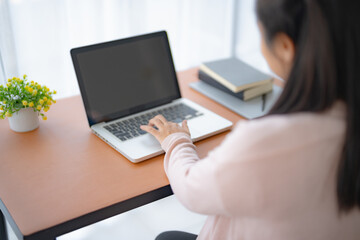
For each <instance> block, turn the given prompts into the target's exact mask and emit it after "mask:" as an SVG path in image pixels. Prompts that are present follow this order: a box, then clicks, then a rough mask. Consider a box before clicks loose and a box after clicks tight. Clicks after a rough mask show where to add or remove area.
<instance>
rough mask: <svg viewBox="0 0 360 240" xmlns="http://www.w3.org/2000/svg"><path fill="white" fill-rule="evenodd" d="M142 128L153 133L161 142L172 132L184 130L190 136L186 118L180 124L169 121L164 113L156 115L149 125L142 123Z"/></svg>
mask: <svg viewBox="0 0 360 240" xmlns="http://www.w3.org/2000/svg"><path fill="white" fill-rule="evenodd" d="M154 127H156V128H157V129H156V128H154ZM140 128H141V129H142V130H144V131H146V132H148V133H150V134H151V135H153V136H154V137H155V138H156V139H157V140H158V141H159V143H160V144H161V143H162V142H163V141H164V139H165V138H166V137H167V136H169V135H170V134H172V133H177V132H183V133H186V134H188V135H189V136H190V131H189V128H188V125H187V121H186V120H184V121H183V122H182V125H181V126H179V125H178V124H177V123H173V122H168V121H167V120H166V119H165V118H164V117H163V116H162V115H157V116H155V117H154V118H153V119H151V120H150V121H149V125H141V126H140Z"/></svg>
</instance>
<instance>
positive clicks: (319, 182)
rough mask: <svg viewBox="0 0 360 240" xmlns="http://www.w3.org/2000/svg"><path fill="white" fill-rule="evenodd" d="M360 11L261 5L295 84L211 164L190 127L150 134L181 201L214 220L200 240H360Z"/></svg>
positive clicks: (275, 50)
mask: <svg viewBox="0 0 360 240" xmlns="http://www.w3.org/2000/svg"><path fill="white" fill-rule="evenodd" d="M355 5H356V6H355ZM358 8H359V4H357V3H354V2H353V1H350V0H271V1H269V0H258V2H257V9H256V10H257V16H258V22H259V28H260V30H261V34H262V52H263V54H264V56H265V58H266V60H267V62H268V64H269V66H270V67H271V69H272V70H273V71H274V72H275V73H276V74H277V75H279V76H280V77H282V78H283V79H285V80H286V85H285V87H284V91H283V93H282V95H281V96H280V98H279V100H278V101H277V103H276V104H275V105H274V106H273V108H272V110H271V111H270V113H269V114H268V116H266V117H263V118H261V119H257V120H253V121H248V122H245V121H241V122H239V123H238V124H237V125H236V127H235V128H234V129H233V131H232V132H231V133H230V134H228V136H227V137H226V139H225V140H224V142H223V143H222V144H221V145H220V146H219V147H217V148H216V149H214V150H213V151H212V152H210V153H209V155H208V156H207V157H206V158H205V159H202V160H200V159H199V157H198V155H197V153H196V149H195V147H194V145H193V144H192V142H191V139H190V136H189V130H188V128H187V125H186V122H183V124H182V126H178V125H176V124H174V123H170V122H167V121H166V120H165V119H164V118H163V117H162V116H157V117H155V118H154V119H152V120H150V122H149V125H148V126H142V129H143V130H146V131H148V132H149V133H151V134H152V135H154V136H155V137H156V138H157V139H158V141H159V142H160V143H161V144H162V147H163V149H164V150H165V151H166V155H165V160H164V161H165V163H164V165H165V171H166V173H167V176H168V178H169V181H170V184H171V186H172V189H173V191H174V193H175V194H176V196H177V197H178V199H179V200H180V202H182V203H183V204H184V205H185V206H186V207H187V208H189V209H190V210H192V211H194V212H198V213H201V214H207V215H209V217H208V219H207V221H206V223H205V226H204V227H203V229H202V230H201V232H200V234H199V236H198V239H251V240H253V239H276V240H282V239H286V240H289V239H319V240H320V239H321V240H325V239H326V240H329V239H334V240H335V239H336V240H338V239H349V240H352V239H354V240H355V239H360V211H359V209H360V146H359V143H360V127H359V124H360V97H359V96H360V77H359V75H358V74H359V70H358V68H359V67H360V28H359V27H358V26H357V24H358V23H359V22H360V14H359V12H360V9H358ZM153 126H156V127H157V129H155V128H153ZM196 237H197V236H195V235H192V234H187V233H181V232H167V233H163V234H161V235H159V236H158V238H157V239H195V238H196Z"/></svg>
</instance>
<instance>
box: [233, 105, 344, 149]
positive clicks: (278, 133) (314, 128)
mask: <svg viewBox="0 0 360 240" xmlns="http://www.w3.org/2000/svg"><path fill="white" fill-rule="evenodd" d="M345 124H346V122H345V106H344V104H343V103H341V102H337V103H336V104H334V106H333V107H331V108H330V109H329V110H327V111H325V112H320V113H313V112H301V113H292V114H279V115H269V116H265V117H262V118H258V119H255V120H250V121H240V122H238V123H237V124H236V126H235V128H234V129H233V133H232V135H233V137H235V138H237V137H238V138H242V139H243V138H246V139H247V142H250V143H251V142H256V143H259V142H264V144H265V143H266V144H270V143H277V142H280V143H282V142H289V141H290V142H292V143H294V144H295V143H298V142H301V141H304V140H307V141H311V140H313V141H317V140H319V139H322V138H328V137H332V136H334V135H339V134H343V133H344V131H345V126H346V125H345Z"/></svg>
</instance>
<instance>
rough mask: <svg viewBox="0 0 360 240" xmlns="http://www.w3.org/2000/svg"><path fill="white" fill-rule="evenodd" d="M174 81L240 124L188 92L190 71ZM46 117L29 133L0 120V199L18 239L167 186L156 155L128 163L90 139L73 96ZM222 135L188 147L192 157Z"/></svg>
mask: <svg viewBox="0 0 360 240" xmlns="http://www.w3.org/2000/svg"><path fill="white" fill-rule="evenodd" d="M178 78H179V83H180V89H181V93H182V96H183V97H187V98H189V99H191V100H193V101H195V102H197V103H199V104H200V105H202V106H205V107H206V108H208V109H210V110H212V111H213V112H215V113H217V114H219V115H221V116H223V117H225V118H227V119H229V120H230V121H232V122H233V123H235V122H237V121H239V120H240V119H241V117H240V116H238V115H236V114H235V113H233V112H231V111H229V110H227V109H225V108H224V107H223V106H221V105H220V104H218V103H216V102H214V101H212V100H210V99H208V98H207V97H205V96H203V95H201V94H199V93H197V92H196V91H194V90H192V89H190V88H189V87H188V84H189V83H190V82H193V81H197V80H198V79H197V69H190V70H187V71H184V72H180V73H179V74H178ZM47 115H48V120H47V121H41V123H40V127H39V128H38V129H36V130H34V131H32V132H29V133H15V132H13V131H11V130H10V128H9V125H8V121H7V120H1V121H0V133H1V134H0V143H1V144H0V153H1V155H0V156H1V157H0V198H1V200H2V202H3V204H4V205H5V206H6V209H7V211H8V212H7V213H8V215H11V218H12V220H13V224H16V227H17V228H18V230H19V231H20V233H21V235H23V236H24V237H25V239H31V236H36V233H39V232H41V231H42V232H46V230H47V229H49V228H54V227H56V226H59V225H61V224H62V223H64V222H67V221H69V220H72V219H75V220H76V219H77V218H80V217H81V216H84V215H88V216H89V214H90V215H91V213H93V212H96V211H101V209H104V208H106V207H108V206H111V205H113V204H117V203H121V202H124V201H126V200H131V199H133V198H134V197H136V196H139V195H141V194H144V193H149V192H152V191H154V190H156V189H160V188H162V187H165V186H168V185H169V182H168V179H167V177H166V175H165V173H164V170H163V157H164V155H160V156H158V157H155V158H152V159H150V160H147V161H144V162H141V163H137V164H134V163H131V162H130V161H128V160H127V159H125V158H124V157H123V156H122V155H121V154H119V153H118V152H116V151H115V150H113V149H112V148H111V147H109V146H108V145H107V144H105V143H104V142H103V141H102V140H100V139H99V138H98V137H96V136H95V135H94V134H92V133H91V131H90V129H89V127H88V123H87V119H86V115H85V110H84V107H83V104H82V100H81V98H80V96H75V97H71V98H67V99H62V100H59V101H58V102H57V103H56V104H55V105H54V106H53V107H52V109H51V110H50V111H49V112H48V114H47ZM227 133H228V132H225V133H222V134H219V135H217V136H213V137H211V138H208V139H206V140H203V141H200V142H198V143H196V145H197V147H198V152H199V155H200V157H204V156H205V155H206V154H207V153H208V151H209V150H211V149H212V148H214V147H215V146H217V145H218V144H220V142H221V141H222V140H223V138H224V137H225V136H226V134H227ZM169 189H170V188H169ZM169 191H170V193H168V194H171V190H169ZM143 204H144V203H143ZM3 207H4V206H3ZM135 207H136V206H135ZM130 208H131V207H130ZM125 210H130V209H125ZM115 214H116V213H115ZM115 214H112V213H108V214H107V215H106V214H105V215H104V216H107V217H109V216H110V215H115ZM5 217H6V213H5ZM7 217H9V216H7ZM97 220H99V219H97ZM100 220H101V219H100ZM73 223H74V224H72V225H75V226H74V227H70V228H74V229H76V228H79V227H83V226H85V225H87V224H90V223H92V222H91V221H84V222H83V223H79V222H73ZM13 227H14V226H13ZM70 228H69V226H68V227H67V228H63V229H57V231H56V232H57V234H58V233H65V232H68V231H69V230H74V229H70ZM62 231H63V232H62ZM18 234H19V233H18ZM34 234H35V235H34ZM44 234H45V233H44ZM44 234H43V235H44ZM26 236H30V237H28V238H27V237H26ZM37 236H38V237H39V238H40V236H42V235H37ZM44 236H45V235H44Z"/></svg>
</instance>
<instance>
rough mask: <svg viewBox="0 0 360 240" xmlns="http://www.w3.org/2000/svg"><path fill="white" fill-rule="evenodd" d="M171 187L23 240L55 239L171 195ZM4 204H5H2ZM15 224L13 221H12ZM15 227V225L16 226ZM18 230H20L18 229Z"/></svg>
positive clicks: (147, 193) (97, 211)
mask: <svg viewBox="0 0 360 240" xmlns="http://www.w3.org/2000/svg"><path fill="white" fill-rule="evenodd" d="M172 194H173V192H172V189H171V187H170V185H166V186H164V187H160V188H158V189H155V190H152V191H150V192H146V193H144V194H141V195H139V196H136V197H133V198H130V199H127V200H125V201H123V202H119V203H115V204H113V205H111V206H108V207H105V208H102V209H99V210H96V211H94V212H91V213H88V214H85V215H82V216H80V217H77V218H74V219H71V220H69V221H66V222H63V223H60V224H58V225H55V226H52V227H50V228H47V229H44V230H41V231H38V232H35V233H32V234H30V235H28V236H24V238H22V239H24V240H49V239H55V238H56V237H59V236H61V235H63V234H66V233H69V232H72V231H75V230H77V229H80V228H83V227H85V226H88V225H91V224H93V223H96V222H99V221H101V220H104V219H107V218H110V217H112V216H115V215H118V214H121V213H124V212H126V211H129V210H132V209H134V208H137V207H140V206H143V205H146V204H148V203H151V202H154V201H156V200H159V199H162V198H165V197H167V196H170V195H172ZM4 206H5V205H4ZM14 224H15V222H14ZM15 225H16V224H15ZM16 227H17V226H16ZM19 232H20V231H19ZM21 236H22V235H21Z"/></svg>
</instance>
